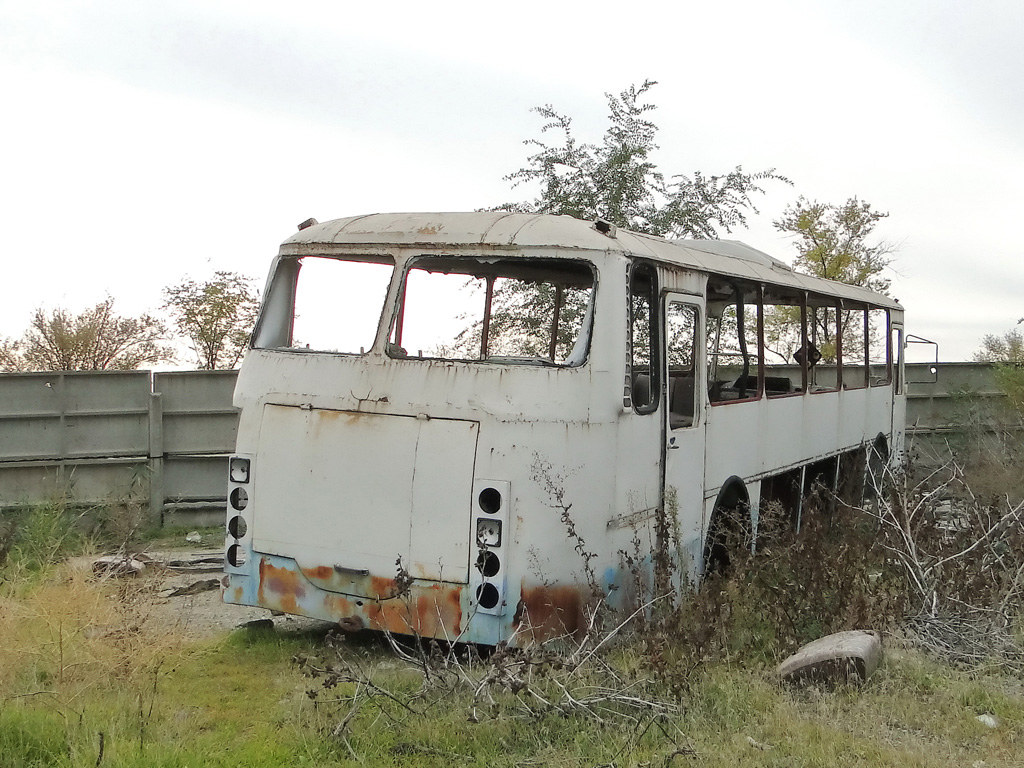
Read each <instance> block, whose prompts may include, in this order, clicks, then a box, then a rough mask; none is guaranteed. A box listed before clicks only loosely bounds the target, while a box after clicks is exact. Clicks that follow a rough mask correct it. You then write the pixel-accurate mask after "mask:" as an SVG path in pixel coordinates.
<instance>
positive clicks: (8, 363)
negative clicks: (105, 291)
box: [0, 296, 174, 371]
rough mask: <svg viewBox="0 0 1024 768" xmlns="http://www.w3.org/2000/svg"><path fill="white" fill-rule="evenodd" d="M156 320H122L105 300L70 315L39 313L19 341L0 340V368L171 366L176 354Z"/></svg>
mask: <svg viewBox="0 0 1024 768" xmlns="http://www.w3.org/2000/svg"><path fill="white" fill-rule="evenodd" d="M167 340H168V331H167V328H166V326H165V325H164V324H163V322H161V321H160V320H159V319H158V318H156V317H154V316H152V315H149V314H143V315H140V316H139V317H122V316H120V315H118V314H117V313H116V312H115V311H114V300H113V298H111V297H109V296H108V297H107V298H106V299H104V300H103V301H101V302H100V303H99V304H97V305H96V306H94V307H92V308H90V309H87V310H85V311H84V312H81V313H80V314H77V315H75V314H72V313H71V312H69V311H68V310H66V309H61V308H58V309H55V310H53V311H52V312H47V311H45V310H44V309H42V308H39V309H36V310H35V312H34V313H33V315H32V321H31V324H30V326H29V329H28V330H27V331H26V332H25V334H24V336H23V337H22V338H21V339H3V340H2V341H0V370H4V371H104V370H113V369H134V368H141V367H142V366H145V365H154V364H157V363H162V362H169V361H171V360H173V359H174V350H173V349H172V347H171V346H170V345H169V344H167V343H166V342H167Z"/></svg>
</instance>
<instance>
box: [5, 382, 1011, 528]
mask: <svg viewBox="0 0 1024 768" xmlns="http://www.w3.org/2000/svg"><path fill="white" fill-rule="evenodd" d="M794 371H795V374H796V375H799V369H794ZM235 378H236V372H235V371H174V372H166V373H155V374H154V373H150V372H149V371H99V372H52V373H12V374H0V509H2V508H16V507H24V506H31V505H35V504H39V503H43V502H46V501H48V500H51V499H58V498H60V499H66V500H70V501H72V502H74V503H77V504H83V505H92V504H97V505H99V504H109V503H117V502H121V501H124V500H127V499H131V500H133V501H134V502H135V503H140V504H144V505H148V507H149V510H150V512H151V514H152V515H153V516H154V518H155V519H158V520H160V521H161V522H163V523H181V524H187V525H193V524H199V523H215V522H219V521H220V520H222V519H223V509H224V506H225V502H226V500H225V489H226V473H227V456H228V455H229V454H230V453H231V451H232V450H233V449H234V444H235V436H236V433H237V430H238V411H237V409H235V408H234V407H233V406H232V405H231V396H232V392H233V390H234V386H235ZM906 380H907V436H908V443H909V445H910V446H911V447H912V448H915V449H916V450H917V451H918V453H921V454H925V455H933V456H939V455H940V454H941V453H942V452H943V450H946V448H945V443H946V440H947V438H948V434H949V433H950V432H951V431H955V430H957V429H960V428H961V427H962V424H963V423H964V420H965V419H970V420H972V428H974V429H980V430H982V431H986V430H987V431H989V432H991V433H992V434H993V435H996V434H1000V435H1001V434H1005V433H1006V431H1007V430H1018V433H1019V430H1020V426H1021V420H1020V416H1019V415H1018V414H1013V413H1011V412H1010V411H1009V410H1008V409H1007V408H1006V406H1005V398H1003V397H1002V395H1001V393H1000V392H999V391H998V389H997V388H996V386H995V382H994V379H993V376H992V369H991V367H990V366H989V365H987V364H984V363H940V364H938V366H937V370H935V371H934V372H933V370H932V366H930V365H927V364H913V365H908V366H907V377H906Z"/></svg>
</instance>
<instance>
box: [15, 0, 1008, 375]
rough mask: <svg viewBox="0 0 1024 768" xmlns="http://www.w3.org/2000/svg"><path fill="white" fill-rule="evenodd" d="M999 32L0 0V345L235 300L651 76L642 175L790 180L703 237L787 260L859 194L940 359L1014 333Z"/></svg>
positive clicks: (897, 290) (563, 6) (493, 186)
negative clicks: (361, 221)
mask: <svg viewBox="0 0 1024 768" xmlns="http://www.w3.org/2000/svg"><path fill="white" fill-rule="evenodd" d="M1022 41H1024V3H1021V2H1020V1H1019V0H1016V2H986V1H985V0H978V1H975V2H970V3H968V2H963V1H962V0H959V1H957V2H953V1H950V0H909V1H903V0H900V1H898V0H888V1H887V2H881V1H878V2H874V1H872V0H867V1H866V0H859V2H855V3H854V2H849V0H835V1H833V0H819V1H817V2H810V1H807V2H802V1H800V0H782V1H780V2H771V3H768V2H763V0H761V1H760V2H746V1H744V0H740V1H737V0H732V1H731V2H720V3H708V2H701V3H695V2H689V1H688V0H683V1H681V2H674V3H671V4H670V3H664V4H661V3H658V4H653V3H644V2H634V3H629V4H627V3H621V2H617V3H600V2H588V3H553V2H550V0H549V1H548V2H534V0H522V1H521V2H518V3H514V4H498V5H494V6H489V5H486V4H482V3H479V2H473V3H470V2H444V0H439V1H438V2H434V3H424V2H416V3H405V2H394V1H392V2H389V3H381V4H375V5H372V6H371V4H369V3H359V4H355V3H351V2H310V1H304V0H293V1H292V2H290V3H287V4H285V3H268V2H253V1H252V0H248V1H245V2H219V1H217V0H202V1H200V0H197V1H195V2H191V1H189V0H163V2H160V3H145V2H138V0H106V1H103V0H93V1H92V2H87V1H85V0H81V1H78V2H76V1H74V0H68V1H66V2H65V1H58V0H52V1H51V0H32V2H26V0H0V98H2V100H3V102H2V103H3V104H4V105H5V109H4V113H5V115H6V117H5V118H4V119H3V121H2V123H0V137H2V142H0V180H2V181H0V184H2V192H0V234H2V239H0V243H2V246H0V247H2V248H3V251H2V253H3V266H4V272H3V281H2V285H3V290H2V299H3V300H2V301H0V336H20V335H21V333H22V332H23V330H24V329H25V327H26V325H27V323H28V320H29V316H30V314H31V312H32V310H33V309H34V308H35V307H38V306H44V307H46V308H48V309H52V308H54V307H57V306H64V307H67V308H69V309H72V310H75V311H78V310H81V309H83V308H85V307H87V306H90V305H92V304H95V303H96V302H97V301H99V300H101V299H102V298H103V297H104V296H105V295H106V294H107V293H109V294H110V295H111V296H113V297H114V298H115V299H116V302H117V306H118V307H119V309H120V311H122V312H123V313H126V314H137V313H141V312H144V311H152V310H155V309H157V308H158V305H159V303H160V294H161V289H162V288H163V287H164V286H166V285H170V284H173V283H176V282H178V281H179V280H180V279H181V278H182V277H183V276H185V275H190V276H192V277H194V278H197V279H202V278H205V277H207V276H209V275H210V274H211V273H212V272H213V270H215V269H226V270H234V271H239V272H243V273H245V274H249V275H253V276H258V277H259V278H260V280H261V281H262V279H263V277H264V276H265V274H266V270H267V267H268V265H269V261H270V258H271V257H272V256H273V255H274V253H275V252H276V250H277V246H278V244H279V243H280V241H281V240H283V239H284V238H285V237H287V236H288V235H290V234H291V233H292V232H293V231H294V230H295V227H296V225H297V224H298V223H299V222H300V221H302V220H304V219H306V218H308V217H310V216H315V217H316V218H318V219H319V220H320V221H325V220H327V219H331V218H337V217H341V216H350V215H355V214H361V213H371V212H377V211H418V210H425V211H454V210H473V209H476V208H481V207H485V206H492V205H496V204H499V203H502V202H507V201H510V200H515V199H520V198H522V197H523V196H524V195H525V194H526V193H525V192H524V191H522V190H514V191H513V190H510V189H509V186H508V183H507V182H505V181H503V176H505V175H506V174H508V173H510V172H512V171H514V170H516V169H517V168H519V167H521V166H522V164H523V161H524V159H525V157H526V154H527V150H526V148H525V147H523V145H522V141H523V139H526V138H530V137H536V136H538V135H539V127H540V124H541V123H540V120H539V118H538V117H537V116H536V115H534V114H531V113H530V108H531V107H533V106H536V105H539V104H546V103H550V104H553V105H554V106H555V107H556V108H557V109H558V110H560V111H562V112H565V113H568V114H569V115H571V116H573V118H574V125H575V126H576V127H577V128H578V132H579V134H580V136H581V137H582V138H584V139H589V140H592V141H596V140H598V139H599V138H600V135H601V133H602V132H603V130H604V127H605V125H606V114H607V110H606V106H605V98H604V95H603V94H604V92H606V91H615V92H618V91H620V90H622V89H623V88H625V87H627V86H628V85H629V84H631V83H637V84H639V83H640V82H642V81H643V80H644V79H645V78H650V79H653V80H657V81H658V82H659V85H658V86H657V87H656V88H655V89H654V90H653V91H652V100H653V101H655V102H656V103H657V104H658V110H657V112H655V113H654V118H655V121H656V122H657V123H658V125H659V126H660V127H661V133H660V136H659V143H660V146H661V149H660V151H659V153H658V155H657V157H656V160H657V162H658V163H659V165H660V166H661V169H662V170H663V171H665V172H667V173H669V174H674V173H690V172H692V171H695V170H700V171H703V172H704V173H707V174H712V173H723V172H727V171H728V170H730V169H731V168H732V167H734V166H735V165H737V164H741V165H742V166H743V167H744V169H745V170H749V171H756V170H761V169H766V168H775V169H777V171H778V172H779V173H782V174H784V175H786V176H788V177H789V178H791V179H792V180H793V182H794V186H793V187H786V186H783V185H781V184H777V185H771V186H770V187H769V190H768V194H767V195H766V196H764V197H763V198H762V199H760V200H759V202H758V207H759V208H760V211H761V213H760V215H759V216H755V217H753V218H752V220H751V222H750V224H751V226H750V229H748V230H743V231H736V232H733V233H732V234H731V235H725V236H727V237H731V238H734V239H738V240H743V241H745V242H747V243H748V244H750V245H753V246H754V247H757V248H760V249H761V250H764V251H766V252H768V253H770V254H772V255H774V256H777V257H779V258H782V259H785V260H787V261H788V260H791V259H792V257H793V247H792V243H791V242H790V241H789V240H788V239H786V238H785V237H784V236H782V235H780V234H779V233H777V232H775V231H774V230H773V228H772V226H771V222H772V220H773V219H775V218H778V216H779V215H780V214H781V213H782V210H783V209H784V208H785V206H786V205H787V204H789V203H791V202H792V201H793V200H795V199H796V198H797V196H799V195H803V196H805V197H808V198H811V199H817V200H820V201H822V202H832V203H841V202H843V201H844V200H846V199H847V198H848V197H851V196H854V195H856V196H858V197H860V198H861V199H863V200H867V201H868V202H870V203H871V204H872V205H873V206H874V207H875V208H876V209H878V210H882V211H887V212H888V213H889V214H890V215H889V218H888V219H886V220H885V221H884V222H883V224H882V225H881V226H880V227H879V229H878V233H879V237H880V238H882V239H885V240H888V241H891V242H893V243H895V244H898V245H899V250H898V252H897V254H896V261H895V263H894V268H895V273H894V274H893V275H892V277H893V294H894V295H895V296H896V297H898V298H899V299H900V300H901V301H902V302H903V303H904V305H905V306H906V309H907V318H908V320H907V326H908V331H909V332H910V333H914V334H917V335H919V336H923V337H926V338H929V339H934V340H935V341H938V342H939V344H940V350H941V352H940V355H941V357H942V359H944V360H958V359H967V358H969V356H970V354H971V353H972V352H973V351H974V350H975V349H977V347H978V344H979V341H980V339H981V337H982V336H983V335H984V334H986V333H999V334H1001V333H1004V332H1005V331H1007V330H1009V329H1010V328H1012V327H1014V326H1015V324H1016V322H1017V320H1018V319H1019V318H1020V317H1022V316H1024V266H1022V264H1021V261H1020V256H1021V250H1022V249H1021V234H1020V233H1021V226H1020V218H1021V205H1022V203H1024V143H1022V136H1024V132H1022V129H1021V126H1022V125H1024V114H1022V113H1024V93H1022V91H1024V44H1022Z"/></svg>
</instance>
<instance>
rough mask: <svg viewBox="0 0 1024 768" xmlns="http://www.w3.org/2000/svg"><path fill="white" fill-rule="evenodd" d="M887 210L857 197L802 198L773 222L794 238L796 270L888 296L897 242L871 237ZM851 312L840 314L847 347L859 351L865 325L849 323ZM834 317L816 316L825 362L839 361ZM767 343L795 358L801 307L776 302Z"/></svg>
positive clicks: (767, 325)
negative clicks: (840, 201) (888, 270)
mask: <svg viewBox="0 0 1024 768" xmlns="http://www.w3.org/2000/svg"><path fill="white" fill-rule="evenodd" d="M888 215H889V214H888V213H883V212H881V211H876V210H874V209H872V207H871V204H870V203H868V202H865V201H863V200H860V199H858V198H857V197H856V196H855V197H851V198H850V199H848V200H847V201H846V202H845V203H843V204H842V205H834V204H831V203H819V202H818V201H817V200H814V201H809V200H807V199H806V198H804V197H800V198H799V199H798V200H797V201H796V202H795V203H793V204H792V205H790V206H788V207H787V208H786V210H785V211H784V212H783V214H782V216H781V217H780V218H778V219H776V220H775V221H774V222H773V224H774V226H775V228H776V229H777V230H779V231H780V232H783V233H786V234H790V235H792V236H793V237H794V246H795V247H796V251H797V255H796V258H795V259H794V260H793V268H794V269H796V270H797V271H798V272H804V273H805V274H808V275H814V276H815V277H823V278H825V279H826V280H835V281H836V282H840V283H846V284H847V285H859V286H862V287H864V288H868V289H870V290H872V291H876V292H878V293H881V294H884V295H886V296H888V295H889V286H890V284H891V282H892V281H891V280H889V278H887V277H884V276H883V274H882V273H883V271H884V270H885V269H886V268H887V267H888V266H889V265H890V264H891V263H892V257H891V255H892V253H893V252H894V251H895V247H894V246H893V245H892V244H891V243H888V242H885V241H883V240H875V239H873V235H874V230H875V227H876V226H877V224H878V222H879V221H881V220H882V219H884V218H887V217H888ZM849 314H850V313H844V315H846V316H844V317H843V318H842V321H843V322H842V327H843V331H842V333H843V350H844V352H845V353H848V354H852V355H857V356H859V355H862V354H863V351H864V330H863V327H862V326H859V325H858V326H856V327H855V324H850V323H848V322H847V319H848V317H847V316H849ZM834 319H835V318H834V316H832V317H831V319H829V313H821V314H820V315H818V327H817V338H818V340H819V341H818V349H819V351H820V352H821V354H822V360H823V361H824V362H826V363H834V362H835V361H836V332H835V323H834ZM873 341H874V340H873ZM765 343H766V346H767V347H769V348H770V349H771V351H773V352H775V353H776V354H778V355H779V356H780V357H781V358H783V359H784V360H786V361H790V360H792V354H793V352H794V351H795V350H796V349H797V347H798V346H799V344H800V334H799V308H795V307H794V308H786V307H777V308H775V309H774V310H773V312H772V313H770V314H769V315H768V316H767V317H766V318H765Z"/></svg>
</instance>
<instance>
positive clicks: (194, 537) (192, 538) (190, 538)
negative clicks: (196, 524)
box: [185, 531, 203, 544]
mask: <svg viewBox="0 0 1024 768" xmlns="http://www.w3.org/2000/svg"><path fill="white" fill-rule="evenodd" d="M185 541H187V542H188V543H189V544H202V543H203V537H202V534H200V533H199V531H189V532H188V534H187V535H186V536H185Z"/></svg>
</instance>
